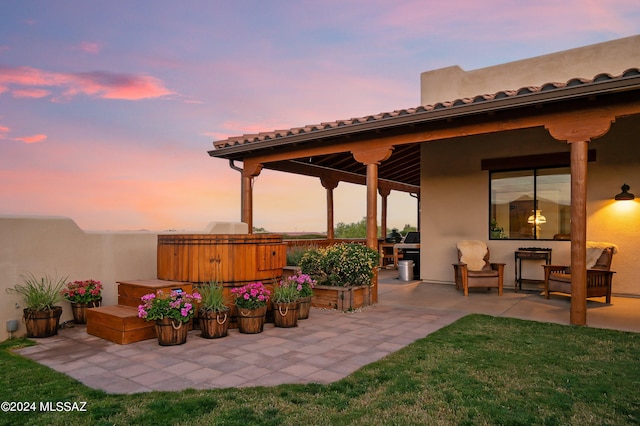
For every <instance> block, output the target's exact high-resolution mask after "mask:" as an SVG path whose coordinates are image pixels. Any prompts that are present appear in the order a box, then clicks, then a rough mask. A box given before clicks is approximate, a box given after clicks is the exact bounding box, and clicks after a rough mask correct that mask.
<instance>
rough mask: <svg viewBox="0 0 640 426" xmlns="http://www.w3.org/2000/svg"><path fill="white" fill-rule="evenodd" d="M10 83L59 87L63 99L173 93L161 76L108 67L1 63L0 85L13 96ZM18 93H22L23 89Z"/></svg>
mask: <svg viewBox="0 0 640 426" xmlns="http://www.w3.org/2000/svg"><path fill="white" fill-rule="evenodd" d="M13 86H28V87H33V86H46V87H59V88H61V89H63V93H62V96H63V97H64V98H65V99H68V98H71V97H73V96H75V95H78V94H84V95H89V96H94V97H98V98H103V99H125V100H140V99H150V98H159V97H163V96H167V95H171V94H174V93H175V92H173V91H171V90H169V89H167V88H166V87H165V86H164V84H163V83H162V81H161V80H159V79H157V78H155V77H152V76H149V75H143V74H122V73H113V72H108V71H93V72H86V73H55V72H47V71H43V70H40V69H37V68H32V67H0V88H2V87H4V88H5V91H10V92H12V93H13V94H14V96H16V95H15V91H20V90H21V89H12V87H13ZM12 90H13V91H12ZM22 90H25V89H22ZM41 90H43V89H41ZM0 93H1V92H0ZM21 93H22V94H23V95H24V94H25V93H26V92H24V91H23V92H21ZM40 93H42V92H40ZM23 97H24V96H23Z"/></svg>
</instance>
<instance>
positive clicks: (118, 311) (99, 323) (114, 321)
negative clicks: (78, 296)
mask: <svg viewBox="0 0 640 426" xmlns="http://www.w3.org/2000/svg"><path fill="white" fill-rule="evenodd" d="M87 333H88V334H91V335H93V336H98V337H101V338H103V339H106V340H109V341H112V342H115V343H119V344H121V345H126V344H128V343H133V342H139V341H141V340H147V339H153V338H155V337H156V329H155V322H154V321H146V320H144V319H142V318H138V309H137V308H134V307H131V306H123V305H114V306H100V307H98V308H89V309H87Z"/></svg>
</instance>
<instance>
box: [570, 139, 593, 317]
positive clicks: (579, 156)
mask: <svg viewBox="0 0 640 426" xmlns="http://www.w3.org/2000/svg"><path fill="white" fill-rule="evenodd" d="M588 147H589V144H588V142H587V141H580V142H573V143H572V144H571V314H570V323H571V324H573V325H587V269H586V267H587V266H586V263H587V261H586V258H587V202H586V200H587V150H588ZM574 194H575V195H576V196H574Z"/></svg>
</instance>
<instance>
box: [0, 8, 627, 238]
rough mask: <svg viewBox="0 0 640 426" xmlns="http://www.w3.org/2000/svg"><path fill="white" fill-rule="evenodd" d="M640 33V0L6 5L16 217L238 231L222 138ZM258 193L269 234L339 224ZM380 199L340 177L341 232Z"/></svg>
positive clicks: (0, 122)
mask: <svg viewBox="0 0 640 426" xmlns="http://www.w3.org/2000/svg"><path fill="white" fill-rule="evenodd" d="M638 33H640V3H639V2H638V1H637V0H601V1H590V0H565V1H562V2H558V1H556V0H538V1H531V2H524V1H519V0H512V1H508V0H485V1H482V2H480V1H470V0H469V1H449V2H443V1H428V0H422V1H402V0H395V1H348V0H340V1H331V0H323V1H315V2H311V1H302V0H298V1H293V0H291V1H242V0H238V1H180V2H176V1H164V0H153V1H134V2H131V1H117V0H111V1H103V2H88V1H82V0H76V1H69V0H56V1H49V2H46V1H32V0H21V1H14V2H2V3H1V4H0V177H1V179H0V199H1V203H0V214H29V215H33V214H36V215H62V216H68V217H71V218H72V219H74V220H75V221H76V222H77V223H78V225H79V226H80V227H81V228H83V229H87V230H103V229H111V230H124V229H129V230H131V229H152V230H164V229H190V230H198V229H203V228H204V227H205V226H206V225H207V223H209V222H212V221H237V220H239V217H240V178H239V174H238V173H237V172H235V171H233V170H231V169H229V167H228V164H227V162H226V161H223V160H219V159H213V158H210V157H209V156H208V154H207V150H209V149H212V144H211V142H212V141H213V140H218V139H223V138H225V137H229V136H237V135H240V134H244V133H252V132H258V131H269V130H274V129H282V128H289V127H298V126H303V125H306V124H315V123H320V122H323V121H333V120H337V119H347V118H351V117H356V116H364V115H368V114H374V113H379V112H382V111H392V110H395V109H400V108H408V107H414V106H417V105H418V104H419V102H420V86H419V78H420V73H421V72H423V71H428V70H432V69H437V68H441V67H445V66H450V65H460V66H461V67H462V68H463V69H466V70H471V69H476V68H482V67H486V66H491V65H495V64H499V63H504V62H509V61H513V60H518V59H524V58H527V57H531V56H538V55H542V54H547V53H552V52H556V51H560V50H565V49H570V48H574V47H579V46H584V45H588V44H593V43H598V42H603V41H608V40H613V39H616V38H621V37H626V36H630V35H634V34H638ZM639 66H640V54H639ZM602 71H603V72H607V70H602ZM579 77H587V78H590V77H593V76H579ZM541 83H545V82H541ZM505 89H513V88H505ZM516 89H517V88H516ZM446 100H448V99H443V101H446ZM254 196H255V201H254V208H255V213H254V225H255V226H258V227H263V228H266V229H268V230H270V231H323V230H324V228H325V193H324V189H323V188H322V186H321V185H320V183H319V181H318V180H317V179H312V178H304V177H298V176H294V175H288V174H282V173H275V172H269V171H263V172H262V174H261V175H260V176H259V177H258V178H257V180H256V183H255V187H254ZM365 197H366V195H365V190H364V188H362V187H357V186H354V185H347V184H344V183H341V184H340V185H339V186H338V188H337V189H336V192H335V202H336V212H335V220H336V222H355V221H358V220H360V219H361V218H362V217H364V216H365V214H366V208H365V204H366V203H365ZM389 204H390V206H391V210H390V211H389V226H390V227H400V228H401V227H403V226H404V224H406V223H410V224H413V225H415V224H416V214H415V200H414V199H412V198H410V197H409V196H408V195H406V194H398V193H392V195H391V196H390V199H389Z"/></svg>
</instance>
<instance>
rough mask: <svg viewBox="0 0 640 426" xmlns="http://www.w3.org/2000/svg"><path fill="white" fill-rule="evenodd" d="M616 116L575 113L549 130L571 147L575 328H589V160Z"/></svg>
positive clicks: (551, 124) (572, 315)
mask: <svg viewBox="0 0 640 426" xmlns="http://www.w3.org/2000/svg"><path fill="white" fill-rule="evenodd" d="M614 121H615V116H607V115H603V114H602V113H601V112H599V111H596V112H590V113H585V112H574V113H567V114H566V115H561V116H559V117H556V118H555V119H554V120H553V121H551V122H549V123H547V124H546V125H545V127H546V128H547V130H548V131H549V133H550V134H551V136H553V137H554V138H555V139H557V140H559V141H566V142H567V143H569V144H570V145H571V312H570V315H569V317H570V323H571V324H572V325H587V269H586V263H587V261H586V259H587V245H586V244H587V160H588V148H589V141H591V140H593V139H595V138H599V137H600V136H602V135H604V134H606V133H607V132H608V131H609V129H610V128H611V123H613V122H614Z"/></svg>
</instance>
